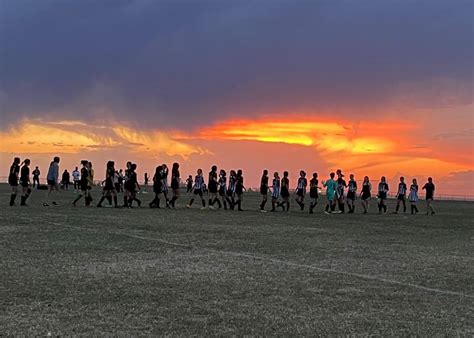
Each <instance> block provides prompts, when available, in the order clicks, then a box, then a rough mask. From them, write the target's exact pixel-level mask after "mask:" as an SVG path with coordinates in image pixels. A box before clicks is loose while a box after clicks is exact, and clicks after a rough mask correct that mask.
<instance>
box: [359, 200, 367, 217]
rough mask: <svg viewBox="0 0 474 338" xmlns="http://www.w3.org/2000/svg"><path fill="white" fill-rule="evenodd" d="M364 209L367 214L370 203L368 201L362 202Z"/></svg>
mask: <svg viewBox="0 0 474 338" xmlns="http://www.w3.org/2000/svg"><path fill="white" fill-rule="evenodd" d="M361 204H362V208H364V214H366V213H367V204H368V201H367V200H362V203H361Z"/></svg>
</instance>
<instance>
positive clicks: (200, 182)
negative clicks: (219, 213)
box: [194, 175, 204, 190]
mask: <svg viewBox="0 0 474 338" xmlns="http://www.w3.org/2000/svg"><path fill="white" fill-rule="evenodd" d="M202 188H204V177H202V175H196V177H195V178H194V189H196V190H201V189H202Z"/></svg>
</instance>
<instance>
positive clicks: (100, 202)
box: [97, 196, 105, 207]
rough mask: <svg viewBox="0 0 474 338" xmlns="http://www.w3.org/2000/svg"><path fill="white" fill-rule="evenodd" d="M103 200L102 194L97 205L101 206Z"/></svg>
mask: <svg viewBox="0 0 474 338" xmlns="http://www.w3.org/2000/svg"><path fill="white" fill-rule="evenodd" d="M104 200H105V196H102V197H101V198H100V201H99V203H97V206H98V207H101V206H102V202H103V201H104Z"/></svg>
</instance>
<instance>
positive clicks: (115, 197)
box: [114, 196, 118, 207]
mask: <svg viewBox="0 0 474 338" xmlns="http://www.w3.org/2000/svg"><path fill="white" fill-rule="evenodd" d="M117 204H118V201H117V196H114V205H115V207H117Z"/></svg>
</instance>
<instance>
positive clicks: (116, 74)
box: [0, 0, 474, 195]
mask: <svg viewBox="0 0 474 338" xmlns="http://www.w3.org/2000/svg"><path fill="white" fill-rule="evenodd" d="M473 12H474V2H473V1H472V0H465V1H464V0H450V1H446V0H442V1H440V0H424V1H417V0H413V1H392V0H384V1H378V0H361V1H353V0H345V1H342V0H341V1H339V0H311V1H306V0H253V1H248V0H236V1H223V0H212V1H210V0H174V1H172V0H162V1H159V0H157V1H150V0H103V1H89V0H83V1H76V0H58V1H49V0H43V1H34V0H29V1H26V0H25V1H23V0H2V1H1V2H0V113H1V114H0V122H1V124H0V137H1V143H0V158H1V165H2V168H1V172H0V176H6V175H7V173H8V167H9V165H10V163H11V161H12V158H13V157H14V156H20V157H21V158H22V159H23V158H27V157H28V158H30V159H31V160H32V164H33V166H34V165H39V166H40V168H41V169H42V170H43V177H44V175H45V174H46V171H47V165H48V164H49V162H50V161H51V158H52V156H55V155H59V156H61V158H62V162H61V169H65V168H67V169H69V170H71V169H72V168H73V167H74V166H76V165H79V162H80V160H81V159H89V160H91V161H92V162H93V163H94V165H95V169H96V175H98V176H99V177H100V176H103V174H102V173H103V171H104V167H105V162H106V161H107V160H110V159H113V160H115V161H116V162H117V163H118V165H117V167H123V166H124V164H125V162H126V161H127V160H131V161H134V162H136V163H137V164H138V172H139V175H140V177H141V176H142V175H143V173H144V172H145V171H146V172H148V173H152V171H153V170H154V167H155V166H156V165H158V164H161V163H163V162H164V163H168V164H171V163H172V162H173V161H178V162H180V163H181V167H182V170H181V173H182V176H183V177H185V176H187V175H188V174H194V173H195V170H196V169H197V168H198V167H201V168H203V169H204V171H205V172H207V171H208V170H209V168H210V166H211V165H213V164H216V165H218V166H219V167H223V168H225V169H227V170H229V169H238V168H242V169H243V170H244V176H245V178H246V185H247V186H257V185H258V181H259V177H260V174H261V171H262V170H263V169H265V168H266V169H268V170H269V171H270V172H273V171H279V172H281V171H283V170H289V171H290V176H291V179H292V184H293V186H294V183H295V181H296V179H297V174H298V172H299V170H300V169H304V170H305V171H307V172H308V173H312V172H318V173H319V175H320V178H323V179H324V178H326V177H327V176H328V174H329V172H330V171H335V170H336V169H338V168H341V169H342V170H343V171H344V172H345V173H346V174H349V173H354V174H356V177H357V178H358V179H362V177H363V176H364V175H369V176H370V177H371V179H372V181H373V183H374V182H376V181H378V180H379V178H380V176H381V175H386V176H387V177H388V179H389V182H390V183H391V184H392V185H393V186H392V190H393V189H395V186H394V185H395V183H396V179H397V177H398V176H399V175H405V176H406V177H407V178H408V179H410V180H411V178H412V177H417V178H418V180H419V181H421V182H424V181H425V180H426V177H427V176H433V178H434V181H435V184H437V187H438V193H441V194H455V195H474V188H473V183H472V182H473V181H474V157H473V155H474V153H473V148H474V145H473V144H474V118H473V115H474V114H473V113H474V103H473V94H474V90H473V89H474V83H473V69H474V67H473V60H474V46H473V28H474V27H473V20H472V19H473V14H472V13H473Z"/></svg>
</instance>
